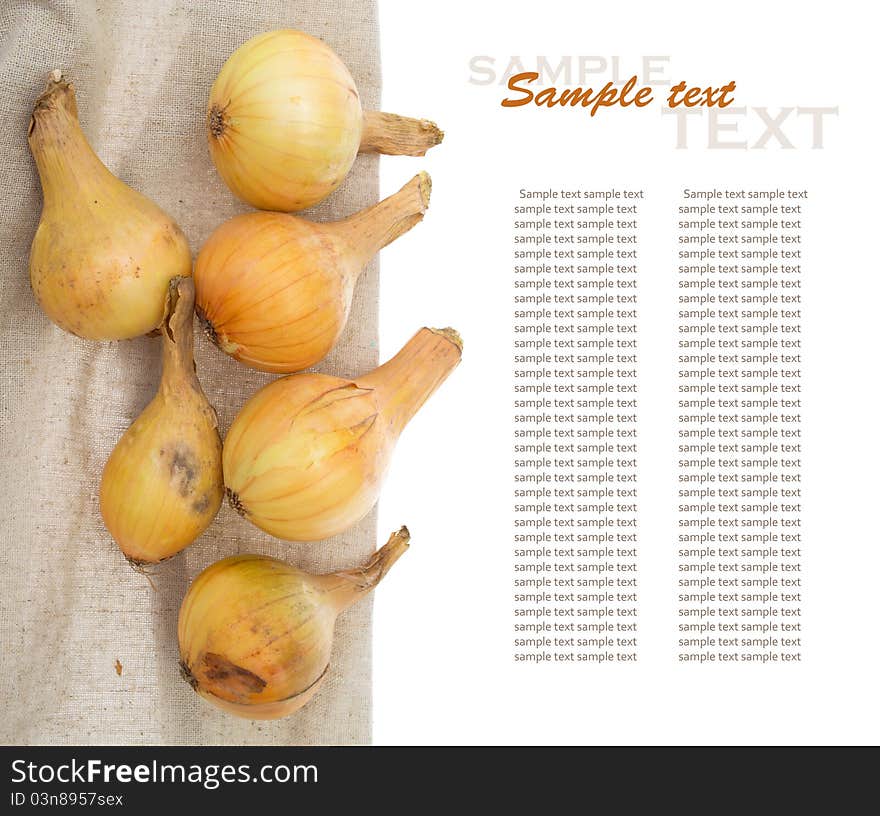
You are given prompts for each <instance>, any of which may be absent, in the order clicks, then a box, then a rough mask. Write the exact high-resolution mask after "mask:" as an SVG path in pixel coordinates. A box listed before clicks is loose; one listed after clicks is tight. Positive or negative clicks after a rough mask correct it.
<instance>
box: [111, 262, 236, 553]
mask: <svg viewBox="0 0 880 816" xmlns="http://www.w3.org/2000/svg"><path fill="white" fill-rule="evenodd" d="M194 299H195V294H194V287H193V282H192V279H191V278H175V279H174V280H173V281H172V282H171V283H170V284H169V293H168V298H167V302H166V312H165V320H164V321H163V324H162V343H163V364H162V381H161V383H160V385H159V389H158V391H157V393H156V396H155V397H154V398H153V400H152V402H150V404H149V405H148V406H147V407H146V408H145V409H144V411H143V413H142V414H141V415H140V416H139V417H138V418H137V419H136V420H135V421H134V422H133V423H132V425H131V427H129V429H128V430H127V431H126V432H125V434H123V436H122V438H121V439H120V440H119V442H117V444H116V447H114V449H113V452H112V453H111V454H110V458H109V459H108V460H107V464H106V465H105V466H104V472H103V475H102V477H101V488H100V505H101V515H102V517H103V519H104V524H105V525H106V527H107V529H108V530H109V531H110V534H111V535H112V536H113V538H114V540H115V541H116V543H117V544H118V545H119V548H120V549H121V550H122V552H123V553H124V554H125V556H126V557H127V558H128V560H129V561H130V562H131V563H132V564H133V565H143V564H154V563H157V562H159V561H164V560H165V559H166V558H170V557H171V556H173V555H175V554H176V553H178V552H180V551H181V550H182V549H184V548H185V547H187V546H188V545H189V544H191V543H192V542H193V541H194V540H195V539H196V538H197V537H198V536H199V535H201V534H202V533H203V532H204V531H205V530H206V529H207V527H208V526H209V525H210V523H211V521H212V520H213V518H214V516H215V515H216V514H217V511H218V510H219V509H220V505H221V504H222V503H223V468H222V464H221V450H222V443H221V440H220V434H219V432H218V430H217V415H216V414H215V413H214V409H213V408H212V407H211V405H210V403H209V402H208V399H207V397H205V395H204V393H203V392H202V389H201V386H200V385H199V381H198V378H197V377H196V372H195V366H194V363H193V301H194Z"/></svg>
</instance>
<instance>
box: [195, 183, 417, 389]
mask: <svg viewBox="0 0 880 816" xmlns="http://www.w3.org/2000/svg"><path fill="white" fill-rule="evenodd" d="M430 191H431V180H430V177H429V176H428V174H427V173H420V174H419V175H417V176H416V177H415V178H414V179H412V181H410V182H409V183H408V184H406V185H405V186H404V187H403V188H402V189H401V190H400V191H399V192H397V193H395V194H394V195H392V196H389V197H388V198H386V199H385V200H384V201H382V202H380V203H379V204H376V205H374V206H373V207H369V208H367V209H366V210H363V211H361V212H360V213H357V214H356V215H353V216H351V217H350V218H346V219H345V220H343V221H337V222H335V223H325V224H322V223H317V222H314V221H308V220H306V219H305V218H299V217H297V216H295V215H289V214H287V213H275V212H254V213H246V214H245V215H239V216H236V217H235V218H232V219H230V220H229V221H227V222H226V223H225V224H222V225H221V226H220V227H218V228H217V229H216V230H215V231H214V233H213V234H212V235H211V236H210V237H209V238H208V240H207V241H206V242H205V245H204V246H203V247H202V251H201V252H200V253H199V256H198V258H197V260H196V265H195V270H194V272H193V274H194V277H195V282H196V293H197V294H196V301H197V307H196V309H197V312H198V315H199V319H200V320H201V321H202V325H203V326H204V328H205V331H206V333H207V335H208V337H210V338H211V340H212V341H213V342H214V343H215V344H216V345H217V347H218V348H220V349H221V350H222V351H225V352H226V353H227V354H229V355H231V356H232V357H234V358H235V359H236V360H240V361H241V362H243V363H245V364H246V365H249V366H251V367H252V368H257V369H260V370H261V371H272V372H276V373H282V374H286V373H290V372H294V371H301V370H302V369H304V368H308V367H309V366H312V365H314V364H315V363H317V362H318V361H319V360H321V359H322V358H323V357H324V356H325V355H326V354H327V353H328V352H329V351H330V349H332V348H333V345H334V344H335V343H336V341H337V339H338V338H339V335H340V334H341V333H342V330H343V328H344V327H345V322H346V320H347V319H348V312H349V308H350V307H351V298H352V293H353V291H354V285H355V283H356V281H357V278H358V276H359V275H360V273H361V272H362V271H363V268H364V266H365V265H366V264H367V262H368V261H369V259H370V258H371V257H372V256H373V255H374V254H375V253H376V252H378V251H379V249H381V248H382V247H384V246H386V245H387V244H389V243H391V242H392V241H394V240H395V239H396V238H398V237H399V236H401V235H403V233H405V232H407V231H408V230H410V229H412V227H413V226H415V225H416V224H418V223H419V221H421V220H422V218H423V217H424V213H425V210H426V209H427V207H428V201H429V198H430Z"/></svg>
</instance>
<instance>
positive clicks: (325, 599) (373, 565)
mask: <svg viewBox="0 0 880 816" xmlns="http://www.w3.org/2000/svg"><path fill="white" fill-rule="evenodd" d="M408 547H409V531H408V530H407V529H406V527H402V528H401V529H400V530H398V531H397V532H396V533H393V534H392V535H391V537H390V538H389V539H388V543H387V544H385V546H384V547H382V548H381V549H380V550H378V551H377V552H375V553H374V554H373V556H372V557H371V558H370V560H369V561H368V562H367V563H366V564H365V565H364V566H363V567H360V568H358V569H353V570H345V571H342V572H336V573H331V574H328V575H312V574H311V573H308V572H304V571H303V570H299V569H296V568H295V567H293V566H291V565H290V564H286V563H285V562H283V561H278V560H276V559H274V558H267V557H264V556H258V555H236V556H232V557H230V558H224V559H223V560H222V561H218V562H217V563H215V564H213V565H211V566H210V567H208V568H207V569H205V570H204V571H203V572H202V573H200V574H199V575H198V576H197V577H196V579H195V580H194V581H193V583H192V585H191V586H190V588H189V591H188V592H187V593H186V597H184V599H183V603H182V605H181V607H180V614H179V616H178V623H177V635H178V642H179V645H180V666H181V672H182V674H183V676H184V677H185V678H186V680H187V682H189V684H190V685H191V686H192V687H193V688H194V689H195V690H196V691H197V692H198V693H199V694H200V695H201V696H202V697H203V698H204V699H205V700H207V701H208V702H210V703H211V704H212V705H214V706H216V707H217V708H220V709H222V710H223V711H226V712H228V713H230V714H234V715H236V716H238V717H245V718H247V719H251V720H267V719H277V718H279V717H286V716H287V715H289V714H292V713H293V712H294V711H296V710H297V709H299V708H302V706H303V705H305V704H306V703H307V702H308V701H309V700H310V699H311V698H312V697H313V696H314V695H315V694H316V693H317V691H318V690H319V688H320V687H321V684H322V683H323V682H324V679H325V678H326V676H327V672H328V669H329V666H330V658H331V653H332V647H333V629H334V626H335V624H336V618H337V616H338V615H339V613H340V612H342V611H343V610H345V609H347V608H348V607H350V606H351V605H352V604H354V603H356V602H357V601H358V600H360V599H361V598H363V597H364V596H365V595H367V594H368V593H369V592H371V591H372V590H373V588H374V587H375V586H376V585H377V584H378V583H379V582H380V581H381V580H382V578H383V577H384V576H385V574H386V573H387V572H388V570H389V569H390V568H391V566H392V565H393V564H394V562H395V561H396V560H397V559H398V558H399V557H400V556H401V555H402V554H403V553H404V552H405V551H406V550H407V548H408Z"/></svg>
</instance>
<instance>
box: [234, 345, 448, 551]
mask: <svg viewBox="0 0 880 816" xmlns="http://www.w3.org/2000/svg"><path fill="white" fill-rule="evenodd" d="M460 359H461V338H460V337H459V336H458V334H457V332H455V331H454V330H453V329H420V330H419V331H418V332H417V333H416V334H415V336H414V337H413V338H412V339H411V340H410V341H409V342H408V343H407V344H406V345H405V346H404V347H403V349H401V350H400V352H398V354H397V355H395V356H394V357H393V358H392V359H391V360H389V361H388V362H387V363H385V364H384V365H381V366H379V367H378V368H377V369H375V370H374V371H372V372H370V373H369V374H365V375H364V376H362V377H355V378H353V379H345V378H342V377H331V376H329V375H327V374H295V375H293V376H290V377H283V378H282V379H280V380H276V381H275V382H273V383H270V384H269V385H267V386H265V387H264V388H262V389H261V390H260V391H258V392H257V393H256V394H255V395H254V396H253V397H251V399H250V400H248V402H247V403H246V404H245V406H244V407H243V408H242V409H241V412H240V413H239V414H238V416H237V417H236V418H235V421H234V422H233V423H232V427H231V428H230V429H229V433H228V434H227V435H226V443H225V445H224V450H223V474H224V479H225V481H226V486H227V492H228V494H229V500H230V503H231V504H232V506H233V507H234V508H235V509H236V510H237V511H238V512H239V513H241V515H243V516H244V517H245V518H247V519H248V520H250V521H252V522H253V523H254V524H256V525H257V527H259V528H260V529H262V530H265V531H266V532H267V533H271V534H272V535H274V536H277V537H278V538H283V539H287V540H289V541H317V540H320V539H322V538H329V537H330V536H332V535H336V534H337V533H341V532H342V531H343V530H346V529H348V528H349V527H351V525H353V524H355V523H356V522H358V521H359V520H360V519H361V518H363V517H364V516H365V515H366V514H367V513H368V512H369V511H370V508H371V507H372V506H373V505H374V504H375V502H376V499H377V498H378V496H379V488H380V486H381V482H382V478H383V476H384V474H385V471H386V469H387V468H388V464H389V462H390V459H391V453H392V451H393V449H394V445H395V443H396V442H397V439H398V437H399V436H400V433H401V431H403V429H404V427H405V426H406V424H407V423H408V422H409V421H410V419H412V417H413V416H414V415H415V413H416V412H417V411H418V410H419V408H421V406H422V405H423V404H424V402H425V400H427V399H428V397H430V396H431V394H433V393H434V391H435V390H436V389H437V388H438V387H439V386H440V384H441V383H442V382H443V381H444V380H445V379H446V378H447V377H448V376H449V374H450V372H451V371H452V370H453V369H454V368H455V367H456V366H457V365H458V363H459V360H460Z"/></svg>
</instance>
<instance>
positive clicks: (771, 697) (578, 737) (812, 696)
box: [374, 0, 880, 744]
mask: <svg viewBox="0 0 880 816" xmlns="http://www.w3.org/2000/svg"><path fill="white" fill-rule="evenodd" d="M814 8H815V11H814V10H813V9H814ZM862 8H866V7H865V6H862V5H857V4H855V3H850V4H847V3H836V4H834V6H833V9H832V8H829V7H821V6H815V7H814V6H810V5H807V4H803V3H772V4H771V3H768V2H760V3H749V2H740V3H738V4H736V5H735V6H730V5H711V4H706V3H693V4H689V3H681V2H679V3H663V4H648V3H639V4H632V3H630V4H596V3H589V4H586V3H562V2H542V3H523V2H504V3H501V2H493V3H468V4H461V5H458V4H454V5H453V4H449V3H422V2H418V3H416V2H392V1H391V0H382V1H381V2H380V10H381V27H382V59H383V67H382V70H383V83H384V101H383V109H384V110H387V111H393V112H396V113H402V114H408V115H414V116H426V117H429V118H432V119H435V120H436V121H437V122H438V123H439V124H440V125H441V127H442V128H443V129H444V130H445V131H446V140H445V141H444V143H443V144H442V145H441V146H440V147H438V148H436V149H435V150H433V151H432V152H431V153H429V155H428V156H426V157H425V158H424V159H410V158H385V159H383V160H382V188H383V194H388V193H391V192H393V191H394V190H396V189H398V188H399V187H400V186H402V184H403V183H404V182H405V181H406V180H407V179H408V178H409V177H411V176H412V175H413V173H414V172H415V171H417V170H418V169H421V168H424V169H427V170H428V171H429V172H430V173H431V174H432V176H433V178H434V193H433V197H432V201H431V209H430V211H429V212H428V215H427V217H426V218H425V221H424V223H423V224H421V225H420V226H418V227H417V228H416V230H414V231H413V232H412V233H411V234H410V235H407V236H406V237H404V238H403V239H401V240H400V241H399V242H397V243H395V244H394V245H393V246H392V247H389V248H388V249H386V250H385V251H384V252H383V254H382V295H381V304H382V305H381V344H382V357H383V359H385V358H387V357H389V356H390V355H391V354H393V353H394V352H395V351H396V350H397V349H398V348H399V347H400V346H401V345H402V344H403V343H404V342H405V341H406V340H407V339H408V338H409V337H410V336H411V335H412V334H413V332H414V331H415V330H416V329H417V328H418V327H419V326H422V325H429V326H446V325H451V326H454V327H455V328H457V329H458V330H459V331H460V332H461V333H462V335H463V337H464V342H465V351H464V360H463V363H462V365H461V366H460V367H459V369H458V370H456V371H455V372H454V374H453V375H452V377H451V378H450V379H449V380H448V381H447V383H446V384H445V385H444V386H443V387H442V388H441V389H440V391H438V392H437V394H436V395H435V396H434V397H433V398H432V399H431V400H430V401H429V402H428V403H427V404H426V406H425V407H424V409H423V410H422V411H421V412H420V414H419V415H418V416H417V417H416V418H415V419H414V420H413V422H412V423H411V425H410V426H409V428H408V429H407V430H406V431H405V432H404V434H403V437H402V439H401V441H400V443H399V445H398V449H397V451H396V455H395V460H394V462H393V463H392V466H391V472H390V475H389V478H388V480H387V482H386V486H385V490H384V492H383V495H382V500H381V504H380V524H381V527H380V537H381V538H383V540H384V535H385V533H387V532H390V531H391V530H392V529H395V528H396V527H398V526H399V525H400V524H401V523H406V524H408V525H409V526H410V529H411V531H412V534H413V541H412V548H411V551H410V552H409V553H408V554H407V555H406V557H405V558H404V559H403V560H402V561H401V562H400V564H399V565H398V566H397V567H395V570H394V572H393V573H392V574H390V575H389V577H388V578H387V579H386V581H385V582H383V585H382V587H381V588H380V589H379V591H378V592H377V593H376V599H375V610H376V615H375V631H374V645H375V655H374V666H375V668H374V684H375V688H374V694H375V711H374V734H375V742H376V743H378V744H405V743H414V744H458V743H462V744H468V743H488V744H531V743H539V744H540V743H574V744H614V743H624V744H626V743H722V744H723V743H846V742H856V743H858V742H876V741H877V737H878V734H880V718H878V695H877V682H878V667H880V663H878V657H877V653H878V650H877V645H878V637H877V624H878V611H877V591H876V584H877V581H878V576H880V557H878V551H880V547H878V544H880V541H878V534H877V529H876V514H875V508H876V507H877V498H876V497H877V488H878V478H877V469H878V462H880V459H878V454H880V445H878V432H877V418H878V412H877V397H878V394H877V373H878V365H877V350H878V343H877V332H878V328H877V322H878V321H877V318H876V312H877V304H878V294H880V292H878V284H877V272H878V264H877V238H878V230H877V223H876V217H877V212H878V208H877V199H876V186H877V160H876V141H877V138H878V132H877V116H876V112H875V111H876V101H875V99H874V98H873V95H872V94H873V91H872V89H871V87H870V83H872V82H873V81H874V77H875V75H876V72H875V71H874V67H873V66H874V62H875V58H874V54H875V43H874V41H873V34H872V32H873V31H874V26H873V25H872V24H870V23H869V21H868V20H867V19H865V18H862V17H861V16H860V13H861V10H862ZM475 55H493V56H495V57H497V59H498V64H499V73H500V71H502V70H503V69H504V67H505V64H506V61H507V58H508V57H509V56H511V55H521V56H522V57H523V58H524V60H526V61H527V63H526V64H527V68H530V67H531V65H534V58H535V56H536V55H547V56H548V57H551V58H554V59H555V58H558V57H559V56H561V55H602V56H611V55H619V56H620V57H621V69H620V70H621V75H622V77H623V78H626V77H628V76H630V75H632V74H633V73H638V72H639V70H640V66H639V60H640V58H641V57H642V56H643V55H668V56H670V57H671V61H670V63H669V64H668V67H667V74H666V76H667V77H668V78H669V79H671V80H672V81H673V82H677V81H679V80H681V79H686V80H688V81H689V82H690V83H692V84H701V83H702V84H714V85H721V84H724V83H726V82H727V81H729V80H731V79H735V80H736V82H737V92H736V95H735V98H736V104H737V105H745V106H768V107H770V108H771V111H774V112H775V110H776V109H777V108H778V107H780V106H795V105H801V106H809V105H839V106H840V115H839V117H837V118H836V119H832V120H830V121H828V122H827V126H826V149H825V150H811V149H809V147H810V137H811V133H810V128H809V124H808V122H807V120H806V118H803V119H802V120H801V121H800V124H797V125H793V126H792V127H790V128H787V133H788V134H789V136H790V138H791V139H792V140H793V141H794V142H795V145H796V147H797V149H795V150H780V149H779V146H778V145H777V144H776V143H775V142H773V141H772V140H771V143H770V145H769V146H768V147H767V149H765V150H754V151H753V150H748V151H739V150H706V149H705V147H704V145H705V139H706V131H705V129H704V128H705V123H703V124H702V125H701V124H700V122H696V123H695V124H694V125H692V126H691V127H692V128H693V130H692V133H693V137H694V142H693V145H694V146H693V147H692V148H691V149H689V150H675V149H674V148H675V125H674V121H673V119H672V118H671V117H668V116H667V117H661V114H660V109H661V104H660V100H659V99H658V101H656V102H655V103H654V104H653V105H652V106H651V107H649V108H646V109H643V110H634V109H627V110H606V111H603V112H601V113H600V114H599V115H598V116H597V117H596V118H594V119H590V118H589V117H588V116H587V115H586V114H585V113H584V112H583V111H581V110H579V109H577V110H572V109H560V108H556V109H553V110H547V109H538V108H535V107H533V106H531V107H530V108H528V109H525V108H516V109H502V108H501V107H500V105H499V102H500V100H501V98H502V97H503V96H504V88H503V87H502V86H499V85H497V84H496V85H492V86H477V85H473V84H469V82H468V78H469V76H470V71H469V60H470V59H471V57H473V56H475ZM529 58H531V65H529ZM605 81H607V78H602V79H601V82H599V83H598V84H604V82H605ZM655 96H657V97H660V98H662V89H659V91H658V92H657V93H655ZM746 121H747V123H748V124H747V125H746V126H745V132H746V136H747V137H748V138H749V141H750V143H751V142H754V141H755V139H756V138H757V136H758V135H760V133H761V132H762V130H763V127H762V126H761V125H760V122H758V121H757V120H756V119H754V118H749V119H747V120H746ZM796 121H797V120H796V119H795V118H794V117H792V118H791V120H790V122H791V123H794V122H796ZM787 124H788V123H787ZM714 184H718V185H719V186H725V185H728V186H734V185H738V184H742V185H751V186H755V187H765V188H772V187H774V186H776V185H778V186H782V187H807V188H809V191H810V201H809V204H808V209H807V215H806V219H807V228H806V230H805V241H806V246H805V256H806V261H805V280H804V286H805V291H804V298H805V319H804V331H805V337H804V342H805V349H804V354H805V360H806V366H805V390H806V394H805V403H806V406H807V410H806V411H805V415H804V416H805V421H804V426H803V427H804V435H805V440H804V441H805V449H806V456H805V458H804V461H805V468H804V478H805V482H806V483H805V496H806V498H805V503H806V512H805V514H804V522H803V523H804V526H805V539H806V544H805V550H806V555H805V558H804V567H805V570H806V574H805V591H804V592H805V600H806V602H805V603H804V614H805V620H804V628H805V642H806V649H805V662H804V663H803V664H802V665H788V666H781V665H768V666H754V665H740V666H735V667H730V666H729V665H725V666H718V665H715V666H693V665H689V666H680V665H677V663H676V657H675V656H676V651H677V649H676V639H677V637H678V633H677V631H676V628H675V627H676V617H675V608H676V586H675V580H676V574H675V564H676V544H675V526H674V516H673V509H674V502H675V481H674V474H675V447H674V444H675V399H676V393H675V390H674V389H675V372H676V368H675V363H676V360H675V353H676V349H675V335H674V329H675V317H676V311H675V309H676V303H675V298H676V291H675V288H674V281H675V244H674V234H675V206H676V204H677V199H678V198H679V196H680V191H681V189H682V188H683V187H684V186H691V187H694V188H708V187H711V186H712V185H714ZM612 185H616V186H619V187H624V186H631V187H644V188H645V189H646V195H647V198H648V200H647V202H646V203H645V205H644V206H643V207H642V213H641V218H642V235H641V248H640V256H641V272H640V293H639V301H640V304H639V305H640V318H641V334H640V363H641V368H642V372H643V375H642V377H641V381H640V408H641V421H640V426H639V437H640V490H639V492H640V547H641V550H640V552H641V559H640V607H641V611H640V618H639V630H640V631H639V641H640V653H641V657H640V662H639V664H638V665H637V666H635V667H631V666H615V665H609V664H605V665H601V666H595V665H591V666H576V665H574V666H566V665H544V666H533V665H514V663H513V661H512V658H511V652H512V646H511V642H512V638H513V631H512V611H511V609H512V599H511V596H512V591H513V590H512V539H511V504H512V491H511V459H512V453H511V434H510V431H511V400H512V393H511V382H512V377H511V355H512V350H511V322H512V321H511V311H512V288H511V278H512V272H511V266H512V248H511V247H512V244H511V234H512V232H511V221H512V207H513V206H514V204H515V203H516V196H517V192H518V190H519V188H520V187H534V188H538V187H542V186H546V187H550V186H556V187H565V186H567V187H577V186H581V187H595V188H597V189H599V188H602V187H607V186H612Z"/></svg>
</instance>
